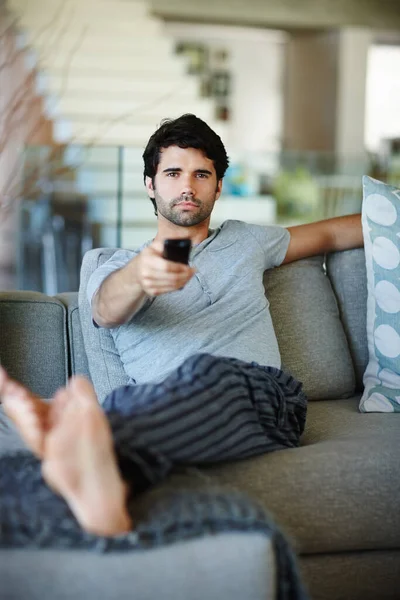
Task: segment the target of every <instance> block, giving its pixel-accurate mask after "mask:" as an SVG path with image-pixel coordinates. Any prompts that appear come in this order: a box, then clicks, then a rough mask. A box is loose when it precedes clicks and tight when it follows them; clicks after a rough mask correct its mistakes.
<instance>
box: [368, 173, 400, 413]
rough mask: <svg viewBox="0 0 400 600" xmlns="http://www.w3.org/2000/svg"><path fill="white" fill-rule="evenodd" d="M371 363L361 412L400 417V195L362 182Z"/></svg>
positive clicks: (374, 183)
mask: <svg viewBox="0 0 400 600" xmlns="http://www.w3.org/2000/svg"><path fill="white" fill-rule="evenodd" d="M362 227H363V236H364V246H365V260H366V270H367V285H368V299H367V338H368V352H369V362H368V366H367V368H366V370H365V373H364V386H365V388H364V393H363V395H362V398H361V401H360V410H361V411H362V412H400V190H399V189H397V188H395V187H393V186H390V185H387V184H384V183H382V182H380V181H376V180H375V179H371V178H370V177H364V178H363V205H362Z"/></svg>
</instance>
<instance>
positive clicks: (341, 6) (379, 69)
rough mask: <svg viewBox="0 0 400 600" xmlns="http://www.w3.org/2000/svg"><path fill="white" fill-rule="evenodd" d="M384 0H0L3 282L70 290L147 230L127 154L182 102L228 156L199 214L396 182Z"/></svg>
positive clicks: (274, 214)
mask: <svg viewBox="0 0 400 600" xmlns="http://www.w3.org/2000/svg"><path fill="white" fill-rule="evenodd" d="M399 106H400V3H399V1H398V0H340V1H339V0H285V1H282V0H269V1H266V0H265V1H261V0H247V2H245V3H241V2H237V1H236V0H213V1H210V0H202V2H188V1H187V0H169V2H165V0H0V289H1V290H7V289H30V290H38V291H44V292H46V293H48V294H55V293H58V292H62V291H76V290H77V289H78V285H79V267H80V263H81V259H82V255H83V253H84V252H86V250H88V249H90V248H93V247H97V246H111V247H117V246H122V247H127V248H133V247H136V246H139V245H141V244H142V243H143V242H144V241H146V240H147V239H149V238H151V237H153V236H154V234H155V231H156V218H155V216H154V214H153V209H152V205H151V203H150V201H149V200H148V198H147V197H146V194H145V191H144V187H143V174H142V173H143V166H142V153H143V149H144V146H145V144H146V142H147V140H148V138H149V136H150V135H151V134H152V133H153V132H154V130H155V129H156V128H157V126H158V125H159V123H160V121H161V120H162V119H163V118H165V117H177V116H179V115H181V114H183V113H186V112H192V113H194V114H196V115H197V116H199V117H201V118H203V119H204V120H206V121H207V122H208V123H209V124H210V126H211V127H212V128H213V129H215V131H217V133H218V134H219V135H220V136H221V137H222V139H223V141H224V143H225V146H226V149H227V152H228V155H229V156H230V159H231V166H230V168H229V170H228V172H227V175H226V177H225V181H224V193H223V196H222V197H221V199H220V200H219V201H218V203H217V204H216V207H215V211H214V214H213V220H212V226H215V225H218V224H219V223H221V222H222V221H223V220H225V219H228V218H233V219H235V218H236V219H244V220H246V221H249V222H253V223H259V224H273V223H279V224H282V225H291V224H295V223H304V222H309V221H313V220H317V219H320V218H325V217H330V216H335V215H342V214H349V213H354V212H358V211H359V210H360V207H361V198H362V187H361V185H362V182H361V178H362V175H364V174H368V175H371V176H372V177H375V178H377V179H380V180H382V181H387V182H390V183H393V184H394V185H400V110H399Z"/></svg>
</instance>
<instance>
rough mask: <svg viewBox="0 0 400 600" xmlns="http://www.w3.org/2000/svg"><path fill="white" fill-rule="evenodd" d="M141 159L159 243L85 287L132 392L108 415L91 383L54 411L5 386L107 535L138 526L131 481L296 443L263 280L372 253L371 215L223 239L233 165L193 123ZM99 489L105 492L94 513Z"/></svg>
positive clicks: (109, 402)
mask: <svg viewBox="0 0 400 600" xmlns="http://www.w3.org/2000/svg"><path fill="white" fill-rule="evenodd" d="M143 156H144V163H145V170H144V175H145V185H146V188H147V191H148V193H149V196H150V199H151V200H152V202H153V205H154V207H155V212H156V215H157V220H158V231H157V235H156V237H155V239H154V240H153V241H151V242H150V243H148V244H145V246H144V247H143V248H142V249H141V250H139V251H136V252H132V251H123V250H121V251H118V252H117V253H116V254H115V255H114V256H113V257H111V259H110V260H109V261H108V262H107V263H105V264H104V265H102V266H101V267H99V268H98V269H97V270H96V271H95V272H94V273H93V274H92V276H91V278H90V280H89V284H88V289H87V294H88V300H89V302H90V303H91V306H92V312H93V321H94V325H95V326H97V327H98V326H100V327H107V328H110V330H111V333H112V335H113V337H114V340H115V344H116V348H117V350H118V352H119V354H120V357H121V360H122V362H123V364H124V367H125V370H126V372H127V373H128V375H129V376H130V378H131V380H132V383H133V384H134V385H128V386H124V387H122V388H119V389H117V390H115V391H114V392H112V393H111V394H110V395H109V396H108V397H107V398H106V399H105V401H104V404H103V409H104V413H103V412H102V411H101V409H100V407H99V406H98V405H97V403H96V397H95V394H94V391H93V388H92V387H91V385H90V384H89V383H88V382H86V381H82V380H81V379H80V378H77V379H75V380H73V382H72V383H71V385H70V387H69V388H68V389H67V390H62V391H60V392H59V394H58V395H57V396H56V398H55V400H54V402H53V404H52V405H51V407H49V406H48V405H46V404H45V403H43V402H42V401H41V400H40V399H37V398H35V397H33V396H32V395H31V394H29V392H27V391H26V390H23V389H22V388H20V387H19V386H18V385H17V384H15V382H12V381H10V380H9V379H8V377H7V375H6V374H5V373H4V372H3V373H2V374H1V378H0V394H2V396H3V398H4V404H5V409H6V411H7V413H8V414H9V415H10V417H11V418H12V419H13V420H14V421H15V422H16V424H17V427H18V428H19V430H20V432H21V435H22V436H23V437H24V439H25V441H26V442H27V444H28V445H29V446H30V448H31V449H32V450H33V452H34V453H35V454H36V455H37V456H38V457H39V458H40V459H41V460H43V465H44V466H43V473H44V476H45V479H46V481H47V482H48V484H49V485H50V486H51V487H53V488H54V489H56V490H57V491H58V492H59V493H60V494H61V495H62V496H63V497H64V498H65V499H66V501H67V503H68V505H69V506H70V508H71V510H72V511H73V513H74V515H75V516H76V518H77V519H78V521H79V523H80V524H81V525H82V527H83V528H85V529H87V530H89V531H93V532H96V533H102V534H107V535H113V534H118V533H121V532H124V531H127V530H128V529H129V528H130V527H131V525H132V522H131V519H130V516H129V514H128V513H127V510H126V506H125V504H126V495H127V485H126V483H125V482H126V481H128V482H129V489H131V490H132V489H133V491H134V492H140V491H141V490H144V489H146V488H147V487H148V486H149V485H154V484H155V483H157V482H159V481H161V480H162V479H163V478H165V476H166V475H167V473H168V472H169V471H170V470H171V468H172V466H173V465H174V464H202V463H203V464H204V463H210V462H218V461H226V460H237V459H241V458H245V457H249V456H254V455H256V454H260V453H264V452H268V451H272V450H279V449H284V448H287V447H294V446H297V445H298V443H299V439H300V435H301V433H302V432H303V430H304V426H305V415H306V398H305V395H304V393H303V392H302V389H301V383H299V382H297V381H296V380H294V379H293V377H291V376H290V375H289V374H287V373H284V372H283V371H282V370H281V369H280V366H281V365H280V356H279V349H278V344H277V341H276V337H275V334H274V331H273V326H272V321H271V317H270V314H269V310H268V302H267V300H266V298H265V294H264V288H263V283H262V275H263V272H264V271H265V269H267V268H272V267H275V266H278V265H280V264H283V263H289V262H291V261H294V260H298V259H300V258H303V257H305V256H311V255H315V254H320V253H324V252H330V251H334V250H344V249H347V248H353V247H357V246H361V245H362V231H361V220H360V216H359V215H352V216H348V217H339V218H335V219H330V220H326V221H321V222H319V223H314V224H310V225H302V226H297V227H291V228H289V229H285V228H282V227H260V226H254V225H248V224H245V223H241V222H239V221H227V222H226V223H224V224H222V226H221V227H219V228H217V229H216V230H214V231H211V230H210V228H209V224H210V215H211V212H212V209H213V207H214V204H215V202H216V201H217V200H218V198H219V196H220V194H221V190H222V180H223V176H224V174H225V171H226V169H227V166H228V158H227V156H226V152H225V148H224V146H223V144H222V142H221V140H220V138H219V137H218V136H217V135H216V134H215V133H214V132H213V131H212V130H211V129H210V128H209V127H208V125H207V124H206V123H204V122H203V121H201V120H200V119H198V118H196V117H195V116H194V115H183V116H182V117H180V118H179V119H176V120H174V121H166V122H164V123H163V124H162V125H161V127H160V128H159V129H158V130H157V131H156V132H155V134H154V135H153V136H152V137H151V138H150V140H149V143H148V145H147V147H146V149H145V152H144V155H143ZM179 237H180V238H182V237H187V238H190V240H191V242H192V244H193V251H192V255H191V261H190V265H183V264H179V263H175V262H172V261H168V260H166V259H164V258H163V242H164V240H165V239H167V238H179ZM106 417H107V418H106ZM74 423H76V424H77V425H76V427H75V428H74V426H73V424H74ZM54 433H56V435H53V434H54ZM74 436H76V441H75V442H74ZM63 444H64V445H63ZM71 445H73V451H72V450H71ZM66 457H68V460H67V458H66ZM65 462H67V465H65ZM86 482H88V483H87V484H86ZM93 490H95V492H94V494H95V495H96V496H97V497H98V495H99V494H101V496H102V498H103V502H102V503H101V504H100V505H99V507H98V513H97V514H94V515H93V510H92V507H93ZM105 523H107V524H108V525H107V526H106V531H105V530H104V527H105V525H104V524H105Z"/></svg>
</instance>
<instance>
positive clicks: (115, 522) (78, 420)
mask: <svg viewBox="0 0 400 600" xmlns="http://www.w3.org/2000/svg"><path fill="white" fill-rule="evenodd" d="M55 401H56V404H55V409H54V411H52V415H51V428H50V429H49V431H48V433H47V435H46V437H45V444H44V458H43V463H42V473H43V477H44V478H45V479H46V481H47V483H48V484H49V485H50V486H51V487H52V488H53V489H54V490H56V491H57V492H58V493H59V494H60V495H61V496H63V497H64V498H65V500H66V502H67V503H68V505H69V506H70V508H71V510H72V512H73V513H74V515H75V517H76V518H77V520H78V521H79V523H80V524H81V525H82V527H83V528H84V529H86V530H87V531H89V532H91V533H94V534H97V535H105V536H112V535H118V534H122V533H125V532H127V531H130V530H131V529H132V522H131V519H130V516H129V514H128V512H127V509H126V496H127V487H126V484H125V483H124V481H123V480H122V478H121V476H120V474H119V471H118V467H117V461H116V457H115V453H114V448H113V441H112V437H111V431H110V428H109V425H108V422H107V419H106V417H105V415H104V413H103V411H102V409H101V407H100V406H99V404H98V401H97V398H96V395H95V392H94V390H93V387H92V385H91V384H90V383H89V382H88V381H87V380H86V379H84V378H83V377H75V378H73V379H71V381H70V384H69V386H68V387H67V388H65V389H63V390H61V391H60V392H58V393H57V397H56V398H55Z"/></svg>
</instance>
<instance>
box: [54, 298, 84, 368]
mask: <svg viewBox="0 0 400 600" xmlns="http://www.w3.org/2000/svg"><path fill="white" fill-rule="evenodd" d="M56 298H58V300H60V301H61V302H62V303H63V304H64V306H65V308H66V310H67V322H68V334H69V335H68V346H69V356H70V374H71V375H84V376H85V377H87V378H88V379H91V377H90V372H89V365H88V360H87V356H86V350H85V345H84V342H83V334H82V327H81V321H80V318H79V306H78V292H64V293H63V294H58V295H57V296H56Z"/></svg>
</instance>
